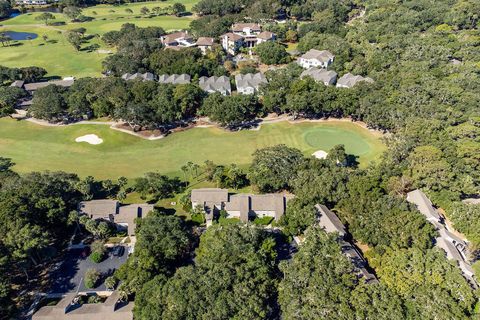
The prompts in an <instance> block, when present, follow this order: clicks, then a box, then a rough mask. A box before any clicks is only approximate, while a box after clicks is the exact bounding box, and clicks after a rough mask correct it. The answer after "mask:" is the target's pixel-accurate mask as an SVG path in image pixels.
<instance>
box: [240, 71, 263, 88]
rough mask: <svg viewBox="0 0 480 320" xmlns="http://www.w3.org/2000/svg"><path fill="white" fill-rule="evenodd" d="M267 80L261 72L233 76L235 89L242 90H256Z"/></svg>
mask: <svg viewBox="0 0 480 320" xmlns="http://www.w3.org/2000/svg"><path fill="white" fill-rule="evenodd" d="M267 82H268V81H267V78H266V77H265V75H264V74H263V73H261V72H258V73H255V74H253V73H247V74H237V75H236V76H235V84H236V86H237V89H244V88H254V89H255V90H258V88H259V86H260V85H261V84H262V83H267Z"/></svg>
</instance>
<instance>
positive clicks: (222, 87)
mask: <svg viewBox="0 0 480 320" xmlns="http://www.w3.org/2000/svg"><path fill="white" fill-rule="evenodd" d="M198 85H199V86H200V88H201V89H202V90H203V91H206V92H208V93H214V92H220V93H221V94H223V95H224V96H227V95H230V94H231V93H232V86H231V85H230V79H229V78H228V77H226V76H221V77H210V78H207V77H200V79H198Z"/></svg>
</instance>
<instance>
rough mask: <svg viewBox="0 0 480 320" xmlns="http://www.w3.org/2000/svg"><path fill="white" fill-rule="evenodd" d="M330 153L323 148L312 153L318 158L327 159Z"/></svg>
mask: <svg viewBox="0 0 480 320" xmlns="http://www.w3.org/2000/svg"><path fill="white" fill-rule="evenodd" d="M327 155H328V153H326V152H325V151H323V150H318V151H315V152H314V153H312V156H314V157H315V158H317V159H325V158H326V157H327Z"/></svg>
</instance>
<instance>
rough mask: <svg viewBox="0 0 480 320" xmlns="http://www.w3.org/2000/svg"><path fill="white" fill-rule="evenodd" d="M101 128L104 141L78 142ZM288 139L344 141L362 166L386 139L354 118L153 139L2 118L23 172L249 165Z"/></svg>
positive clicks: (124, 172) (119, 172) (129, 172)
mask: <svg viewBox="0 0 480 320" xmlns="http://www.w3.org/2000/svg"><path fill="white" fill-rule="evenodd" d="M85 134H96V135H98V136H99V137H100V138H102V139H103V140H104V142H103V143H102V144H100V145H90V144H87V143H85V142H83V143H77V142H75V139H76V138H77V137H80V136H83V135H85ZM276 144H286V145H288V146H291V147H295V148H298V149H300V150H301V151H302V152H304V154H305V155H310V154H312V153H313V152H314V151H317V150H319V149H321V150H326V151H328V150H329V149H330V148H332V147H333V146H334V145H336V144H344V145H345V147H346V150H347V152H348V153H352V154H355V155H357V156H359V160H360V162H361V164H362V166H365V165H367V164H368V163H369V162H370V161H374V160H375V159H377V158H378V156H379V155H380V153H381V152H382V151H383V150H384V148H385V147H384V145H383V144H382V142H381V141H380V139H379V138H378V136H376V135H373V134H372V133H371V132H369V131H368V130H366V129H363V128H361V127H360V126H358V125H355V124H352V123H348V122H340V121H337V122H333V121H332V122H325V123H299V124H290V123H288V122H280V123H274V124H266V125H263V126H262V127H261V129H260V130H258V131H254V130H248V131H247V130H244V131H240V132H227V131H224V130H222V129H218V128H195V129H190V130H186V131H183V132H177V133H174V134H171V135H169V136H167V137H166V138H163V139H160V140H155V141H149V140H145V139H141V138H139V137H136V136H132V135H129V134H126V133H122V132H118V131H115V130H112V129H110V128H109V127H108V126H107V125H72V126H63V127H45V126H40V125H37V124H33V123H30V122H27V121H16V120H13V119H6V118H4V119H0V156H3V157H9V158H12V159H13V161H14V162H15V163H16V166H15V167H14V169H15V170H17V171H19V172H29V171H42V170H64V171H67V172H75V173H77V174H79V175H80V176H83V177H84V176H87V175H92V176H94V177H96V178H99V179H104V178H112V179H113V178H117V177H119V176H126V177H129V178H132V177H138V176H141V175H142V174H143V173H145V172H148V171H158V172H161V173H164V174H168V175H173V174H178V175H181V172H180V168H181V166H182V165H184V164H185V163H186V162H188V161H191V162H194V163H198V164H202V163H203V162H204V161H205V160H212V161H214V162H215V163H218V164H230V163H236V164H238V165H241V166H246V165H248V164H249V163H250V162H251V159H252V158H251V155H252V153H253V152H254V151H255V150H256V149H258V148H263V147H266V146H272V145H276Z"/></svg>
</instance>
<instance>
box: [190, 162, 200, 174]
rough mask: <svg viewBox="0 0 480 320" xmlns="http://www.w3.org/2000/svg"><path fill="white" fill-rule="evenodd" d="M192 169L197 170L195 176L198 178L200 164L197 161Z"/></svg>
mask: <svg viewBox="0 0 480 320" xmlns="http://www.w3.org/2000/svg"><path fill="white" fill-rule="evenodd" d="M192 169H193V170H194V171H195V178H197V177H198V169H200V166H199V165H198V164H196V163H195V164H194V165H193V166H192Z"/></svg>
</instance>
